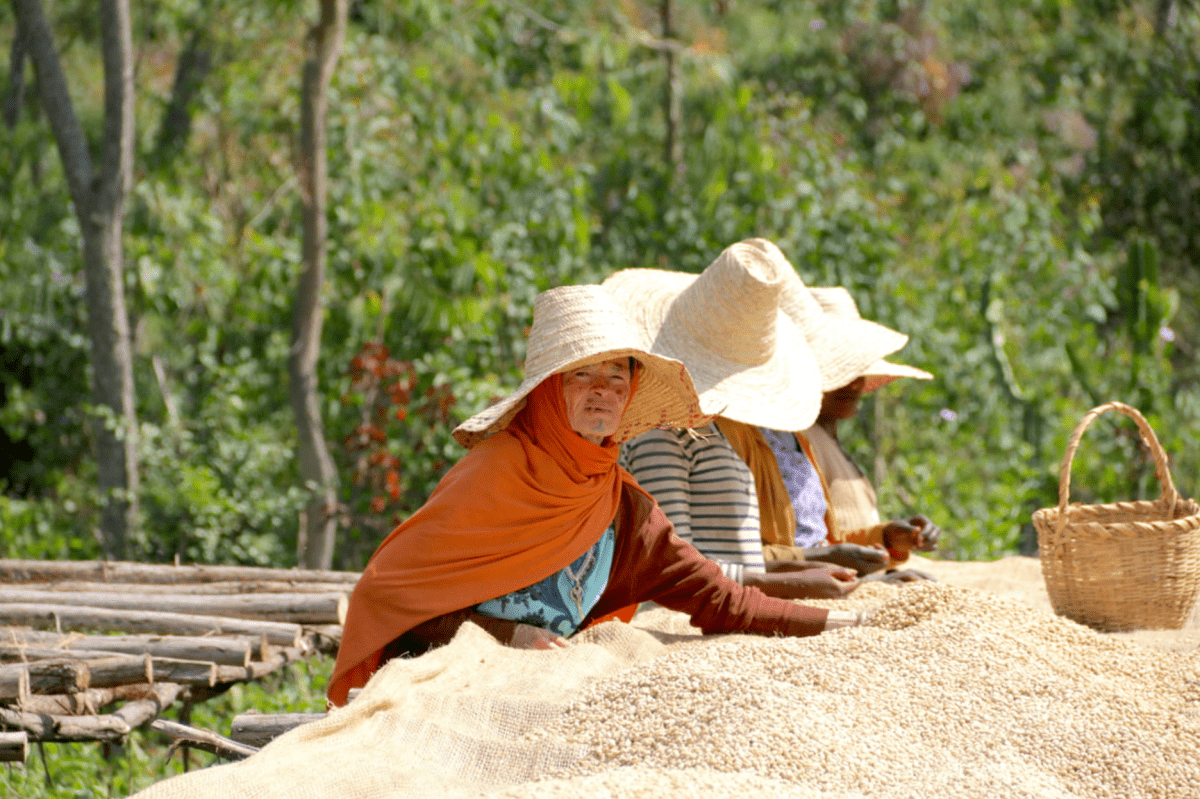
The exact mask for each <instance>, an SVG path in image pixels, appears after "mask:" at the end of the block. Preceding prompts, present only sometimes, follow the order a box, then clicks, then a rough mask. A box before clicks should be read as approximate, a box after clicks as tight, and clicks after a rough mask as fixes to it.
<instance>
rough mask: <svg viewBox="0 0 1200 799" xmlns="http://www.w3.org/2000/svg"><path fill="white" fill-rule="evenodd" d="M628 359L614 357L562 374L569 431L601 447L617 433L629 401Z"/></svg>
mask: <svg viewBox="0 0 1200 799" xmlns="http://www.w3.org/2000/svg"><path fill="white" fill-rule="evenodd" d="M629 392H630V374H629V359H628V358H613V359H612V360H608V361H603V362H601V363H593V364H589V365H588V366H580V367H578V368H576V369H572V370H570V371H569V372H563V399H564V400H566V403H567V419H568V421H570V423H571V429H572V430H574V431H575V432H576V433H579V435H581V436H583V437H584V438H586V439H587V440H588V441H591V442H592V443H593V444H600V443H602V442H603V441H604V439H605V438H606V437H607V436H611V435H612V434H613V433H615V432H617V427H618V426H619V425H620V424H621V416H622V415H623V414H624V413H625V405H626V404H627V403H628V402H629Z"/></svg>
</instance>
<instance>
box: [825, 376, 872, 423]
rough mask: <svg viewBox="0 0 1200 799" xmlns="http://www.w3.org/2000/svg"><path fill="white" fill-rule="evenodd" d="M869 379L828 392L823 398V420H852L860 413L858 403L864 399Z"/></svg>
mask: <svg viewBox="0 0 1200 799" xmlns="http://www.w3.org/2000/svg"><path fill="white" fill-rule="evenodd" d="M866 385H867V378H865V377H860V378H857V379H856V380H854V381H852V382H850V383H847V384H846V385H844V386H842V387H841V388H835V389H834V390H833V391H826V392H825V395H824V396H823V397H821V414H820V418H822V419H851V418H853V417H854V414H856V413H858V401H859V400H860V399H862V395H863V389H864V388H865V387H866Z"/></svg>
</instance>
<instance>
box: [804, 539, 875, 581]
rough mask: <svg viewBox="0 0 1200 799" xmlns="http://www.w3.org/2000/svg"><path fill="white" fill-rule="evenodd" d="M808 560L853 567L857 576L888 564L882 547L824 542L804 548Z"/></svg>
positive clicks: (848, 567)
mask: <svg viewBox="0 0 1200 799" xmlns="http://www.w3.org/2000/svg"><path fill="white" fill-rule="evenodd" d="M804 557H806V558H808V559H809V560H810V561H823V562H825V563H834V564H836V565H838V566H844V567H845V568H847V569H853V570H854V571H855V572H857V573H858V576H859V577H862V576H864V575H867V574H870V573H871V572H877V571H879V570H880V569H882V568H884V567H885V566H887V564H888V553H887V551H886V550H884V549H883V548H882V547H878V546H874V547H867V546H863V545H862V544H846V543H842V544H824V545H822V546H819V547H809V548H808V549H806V550H804Z"/></svg>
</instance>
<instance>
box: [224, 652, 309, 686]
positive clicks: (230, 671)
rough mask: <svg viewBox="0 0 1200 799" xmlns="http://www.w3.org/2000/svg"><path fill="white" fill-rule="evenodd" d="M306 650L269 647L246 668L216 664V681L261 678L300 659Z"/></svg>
mask: <svg viewBox="0 0 1200 799" xmlns="http://www.w3.org/2000/svg"><path fill="white" fill-rule="evenodd" d="M305 654H307V650H304V649H300V648H298V647H291V646H276V647H271V652H270V654H269V655H268V656H267V657H266V658H264V659H263V660H261V661H255V662H253V663H251V664H250V665H249V666H248V667H247V668H239V667H237V666H218V667H217V678H216V680H217V683H231V682H249V681H251V680H258V679H261V678H263V677H265V676H267V675H268V674H270V673H271V672H274V671H278V670H279V669H282V668H283V667H284V666H289V665H291V664H292V663H295V662H296V661H298V660H300V659H301V658H303V657H304V656H305Z"/></svg>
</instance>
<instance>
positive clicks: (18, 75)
mask: <svg viewBox="0 0 1200 799" xmlns="http://www.w3.org/2000/svg"><path fill="white" fill-rule="evenodd" d="M24 104H25V38H24V37H23V36H21V30H20V28H18V29H17V30H16V31H14V32H13V40H12V47H11V49H10V50H9V51H8V89H7V90H6V91H5V92H4V124H5V125H6V126H8V127H10V128H15V127H16V126H17V120H18V119H20V118H21V106H22V105H24Z"/></svg>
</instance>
